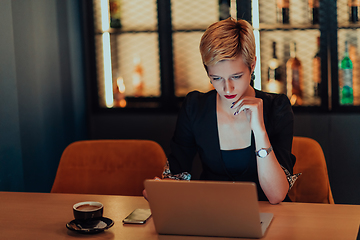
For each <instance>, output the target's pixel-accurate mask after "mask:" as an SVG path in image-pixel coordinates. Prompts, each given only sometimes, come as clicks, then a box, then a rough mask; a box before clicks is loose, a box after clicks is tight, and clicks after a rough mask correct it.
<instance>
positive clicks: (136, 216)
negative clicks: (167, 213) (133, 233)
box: [123, 208, 151, 224]
mask: <svg viewBox="0 0 360 240" xmlns="http://www.w3.org/2000/svg"><path fill="white" fill-rule="evenodd" d="M150 216H151V210H150V209H142V208H137V209H135V210H134V211H132V213H130V214H129V215H128V216H127V217H126V218H124V220H123V223H135V224H144V223H145V222H146V220H148V219H149V217H150Z"/></svg>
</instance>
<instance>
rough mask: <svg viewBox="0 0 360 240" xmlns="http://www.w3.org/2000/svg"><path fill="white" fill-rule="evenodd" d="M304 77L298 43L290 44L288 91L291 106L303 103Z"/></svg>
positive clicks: (287, 64)
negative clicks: (297, 50)
mask: <svg viewBox="0 0 360 240" xmlns="http://www.w3.org/2000/svg"><path fill="white" fill-rule="evenodd" d="M302 78H303V75H302V65H301V61H300V60H299V59H298V58H297V57H296V43H295V42H294V41H291V42H290V59H289V60H288V61H287V62H286V90H287V96H288V97H289V99H290V103H291V105H302V103H303V90H302V89H303V79H302Z"/></svg>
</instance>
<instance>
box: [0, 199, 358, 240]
mask: <svg viewBox="0 0 360 240" xmlns="http://www.w3.org/2000/svg"><path fill="white" fill-rule="evenodd" d="M87 200H93V201H99V202H102V203H103V204H104V217H108V218H111V219H112V220H114V222H115V224H114V226H113V227H112V228H110V229H108V230H105V231H104V232H102V233H98V234H92V235H90V234H79V233H77V232H73V231H70V230H68V229H67V228H66V226H65V225H66V223H67V222H69V221H71V220H72V219H73V213H72V206H73V204H75V203H77V202H80V201H87ZM259 204H260V209H261V211H263V212H272V213H274V219H273V222H272V223H271V225H270V228H269V229H268V232H267V234H266V235H265V237H264V238H263V239H277V240H282V239H291V240H294V239H302V240H303V239H306V240H312V239H316V240H318V239H326V240H329V239H336V240H338V239H343V240H346V239H351V240H354V239H356V236H357V234H358V229H359V224H360V206H357V205H329V204H307V203H281V204H278V205H270V204H269V203H267V202H260V203H259ZM135 208H149V205H148V203H147V201H146V200H144V199H143V198H142V197H127V196H103V195H81V194H54V193H10V192H0V239H16V240H21V239H37V240H41V239H46V240H53V239H124V240H125V239H126V240H132V239H134V240H142V239H144V240H153V239H155V240H158V239H159V240H176V239H185V240H197V239H199V240H205V239H206V240H208V239H216V240H220V239H225V238H207V237H184V236H166V235H160V236H159V235H158V234H156V232H155V228H154V223H153V221H152V218H150V219H149V221H148V222H147V223H146V224H144V225H123V223H122V219H123V218H125V217H126V216H127V215H128V214H129V213H130V212H132V211H133V210H134V209H135ZM232 239H233V238H232Z"/></svg>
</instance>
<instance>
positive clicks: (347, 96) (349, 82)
mask: <svg viewBox="0 0 360 240" xmlns="http://www.w3.org/2000/svg"><path fill="white" fill-rule="evenodd" d="M340 70H341V72H342V86H341V88H340V91H341V92H340V104H342V105H351V104H353V102H354V95H353V63H352V61H351V59H350V57H349V44H348V42H347V41H345V52H344V57H343V59H342V60H341V62H340Z"/></svg>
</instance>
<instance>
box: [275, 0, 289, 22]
mask: <svg viewBox="0 0 360 240" xmlns="http://www.w3.org/2000/svg"><path fill="white" fill-rule="evenodd" d="M276 3H277V4H276V6H277V8H276V15H277V21H278V23H282V24H289V23H290V9H289V7H290V0H277V1H276Z"/></svg>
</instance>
